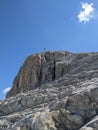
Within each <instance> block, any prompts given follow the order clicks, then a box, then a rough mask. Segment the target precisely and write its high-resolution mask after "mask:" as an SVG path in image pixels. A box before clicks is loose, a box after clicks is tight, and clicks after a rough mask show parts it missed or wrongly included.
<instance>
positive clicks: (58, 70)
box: [7, 52, 72, 97]
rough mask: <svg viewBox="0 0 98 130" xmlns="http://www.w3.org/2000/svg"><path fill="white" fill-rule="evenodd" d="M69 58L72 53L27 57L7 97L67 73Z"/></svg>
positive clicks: (47, 53)
mask: <svg viewBox="0 0 98 130" xmlns="http://www.w3.org/2000/svg"><path fill="white" fill-rule="evenodd" d="M71 56H72V53H68V52H45V53H39V54H35V55H31V56H29V57H28V58H27V59H26V61H25V63H24V64H23V66H22V67H21V69H20V70H19V73H18V75H17V76H16V78H15V80H14V82H13V87H12V89H11V91H9V92H8V94H7V97H10V96H15V95H16V94H18V93H20V92H25V91H28V90H31V89H34V88H35V87H38V86H39V85H40V84H43V83H48V82H51V81H53V80H54V79H56V78H59V77H60V76H63V75H64V74H65V73H68V72H69V70H70V66H69V64H70V61H69V60H70V58H71Z"/></svg>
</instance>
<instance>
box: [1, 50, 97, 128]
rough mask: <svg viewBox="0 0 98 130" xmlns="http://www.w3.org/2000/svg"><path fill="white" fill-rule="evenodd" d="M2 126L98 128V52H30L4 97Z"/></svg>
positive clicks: (2, 102)
mask: <svg viewBox="0 0 98 130" xmlns="http://www.w3.org/2000/svg"><path fill="white" fill-rule="evenodd" d="M0 130H98V53H70V52H64V51H55V52H43V53H39V54H34V55H31V56H29V57H28V58H27V59H26V61H25V62H24V64H23V65H22V67H21V68H20V70H19V72H18V74H17V76H16V78H15V79H14V82H13V87H12V89H11V90H10V91H9V92H8V94H7V98H6V99H5V100H3V101H0Z"/></svg>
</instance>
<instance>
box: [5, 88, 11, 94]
mask: <svg viewBox="0 0 98 130" xmlns="http://www.w3.org/2000/svg"><path fill="white" fill-rule="evenodd" d="M10 90H11V88H10V87H7V88H5V89H4V90H3V94H6V93H7V92H9V91H10Z"/></svg>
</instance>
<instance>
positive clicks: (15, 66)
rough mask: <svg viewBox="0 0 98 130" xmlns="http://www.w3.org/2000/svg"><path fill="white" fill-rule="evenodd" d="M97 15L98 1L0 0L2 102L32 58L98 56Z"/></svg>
mask: <svg viewBox="0 0 98 130" xmlns="http://www.w3.org/2000/svg"><path fill="white" fill-rule="evenodd" d="M83 3H84V4H86V5H87V7H88V8H87V7H85V8H84V9H83ZM83 10H84V12H83ZM87 11H88V12H87ZM97 11H98V0H82V1H79V0H74V1H73V2H72V0H0V73H1V75H0V99H2V98H4V96H5V94H4V93H3V90H4V89H5V88H7V87H11V86H12V82H13V79H14V77H15V76H16V74H17V72H18V70H19V68H20V66H21V65H22V64H23V62H24V60H25V58H26V57H27V56H28V55H31V54H33V53H37V52H42V51H43V48H46V51H49V50H67V51H71V52H93V51H94V52H97V51H98V29H97V27H98V18H97ZM80 13H82V15H79V14H80ZM79 16H83V17H82V18H81V17H79ZM84 16H85V17H86V16H87V17H88V20H87V19H86V18H85V17H84ZM79 18H80V19H79Z"/></svg>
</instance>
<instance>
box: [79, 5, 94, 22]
mask: <svg viewBox="0 0 98 130" xmlns="http://www.w3.org/2000/svg"><path fill="white" fill-rule="evenodd" d="M93 5H94V4H93V3H90V4H88V3H82V5H81V7H82V9H81V10H80V12H79V14H78V16H77V17H78V19H79V22H84V23H87V22H89V21H90V20H91V19H92V18H94V17H95V9H94V7H93Z"/></svg>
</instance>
